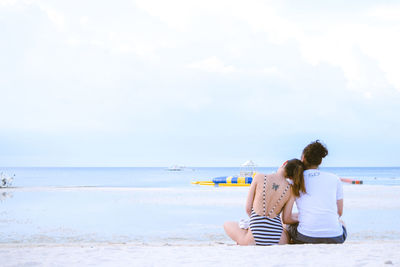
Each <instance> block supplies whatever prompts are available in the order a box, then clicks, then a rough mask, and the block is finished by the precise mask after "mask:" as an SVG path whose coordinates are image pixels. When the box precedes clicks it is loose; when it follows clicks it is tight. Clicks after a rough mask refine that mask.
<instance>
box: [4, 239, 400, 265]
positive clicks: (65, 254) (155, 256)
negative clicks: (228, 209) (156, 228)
mask: <svg viewBox="0 0 400 267" xmlns="http://www.w3.org/2000/svg"><path fill="white" fill-rule="evenodd" d="M399 250H400V242H398V241H392V242H386V241H382V242H359V243H345V244H343V245H285V246H271V247H254V246H252V247H239V246H234V245H226V244H221V245H203V246H177V245H174V246H168V245H164V246H148V245H133V244H90V243H82V244H56V245H54V244H36V245H33V244H19V245H16V244H3V245H0V256H1V259H2V261H1V266H400V253H399Z"/></svg>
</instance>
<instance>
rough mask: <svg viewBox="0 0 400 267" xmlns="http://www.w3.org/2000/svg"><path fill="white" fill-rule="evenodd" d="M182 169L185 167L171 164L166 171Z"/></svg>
mask: <svg viewBox="0 0 400 267" xmlns="http://www.w3.org/2000/svg"><path fill="white" fill-rule="evenodd" d="M184 169H185V167H184V166H179V165H172V166H171V167H169V168H168V169H167V171H172V172H180V171H183V170H184Z"/></svg>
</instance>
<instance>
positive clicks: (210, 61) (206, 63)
mask: <svg viewBox="0 0 400 267" xmlns="http://www.w3.org/2000/svg"><path fill="white" fill-rule="evenodd" d="M187 67H188V68H191V69H197V70H201V71H206V72H216V73H232V72H236V71H237V70H236V68H235V67H234V66H232V65H226V64H225V63H224V62H223V61H221V60H220V59H218V58H217V57H216V56H213V57H209V58H206V59H204V60H200V61H196V62H193V63H191V64H189V65H187Z"/></svg>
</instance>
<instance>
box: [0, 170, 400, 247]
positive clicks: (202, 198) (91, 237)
mask: <svg viewBox="0 0 400 267" xmlns="http://www.w3.org/2000/svg"><path fill="white" fill-rule="evenodd" d="M276 169H277V168H276V167H259V168H257V171H258V172H262V173H271V172H274V171H275V170H276ZM321 169H322V170H326V171H329V172H333V173H336V174H337V175H338V176H340V177H346V178H352V179H357V180H363V182H364V184H363V185H349V184H345V185H344V186H348V187H349V186H352V187H357V186H358V187H360V186H369V185H379V186H386V187H392V186H399V185H400V168H399V167H393V168H391V167H384V168H379V167H374V168H357V167H343V168H321ZM1 171H3V172H4V173H6V174H8V175H13V174H15V179H14V182H13V188H8V189H0V229H1V231H0V243H75V242H111V243H124V242H129V243H138V244H163V245H166V244H177V243H179V244H213V243H227V242H230V241H229V238H228V237H227V236H226V235H225V233H224V230H223V227H222V225H223V223H224V222H225V221H228V220H234V221H235V220H236V221H238V220H239V219H241V218H246V216H247V215H246V214H245V211H244V205H245V199H246V196H247V191H248V188H247V187H244V188H226V187H224V188H223V187H212V186H211V187H210V186H199V185H192V184H191V181H194V180H197V181H198V180H211V179H212V178H213V177H218V176H228V175H237V174H238V173H239V168H228V167H223V168H222V167H221V168H206V167H203V168H199V167H195V168H185V169H184V170H183V171H167V170H166V168H39V167H26V168H4V167H3V168H1ZM377 214H379V216H377ZM399 217H400V211H399V210H397V209H395V210H393V209H376V208H371V209H368V208H360V209H352V210H350V211H348V212H347V211H346V196H345V212H344V216H343V220H345V222H346V223H347V225H348V229H349V240H353V241H359V240H361V241H362V240H366V239H380V240H381V239H400V231H399V229H398V227H397V222H398V218H399ZM396 218H397V219H396Z"/></svg>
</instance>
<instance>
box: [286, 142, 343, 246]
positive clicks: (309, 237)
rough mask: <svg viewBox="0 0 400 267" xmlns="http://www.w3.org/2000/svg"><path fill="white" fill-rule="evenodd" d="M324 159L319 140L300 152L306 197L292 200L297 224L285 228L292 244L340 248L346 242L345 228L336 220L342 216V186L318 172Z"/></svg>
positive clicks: (336, 179) (329, 176) (302, 196)
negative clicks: (326, 244) (327, 244)
mask: <svg viewBox="0 0 400 267" xmlns="http://www.w3.org/2000/svg"><path fill="white" fill-rule="evenodd" d="M327 155H328V149H327V148H326V147H325V146H324V145H323V144H321V143H320V142H319V140H317V141H315V142H312V143H310V144H309V145H307V146H306V147H305V148H304V150H303V154H302V161H303V163H304V166H305V171H304V183H305V190H306V193H301V194H300V196H299V197H298V198H296V206H297V209H298V211H299V212H298V223H296V224H290V225H288V226H287V230H288V232H289V235H290V238H291V239H292V242H293V243H295V244H305V243H312V244H318V243H334V244H340V243H343V242H344V241H345V240H346V237H347V231H346V227H345V226H344V224H343V222H342V221H341V220H340V216H342V214H343V185H342V182H341V181H340V179H339V177H338V176H336V175H334V174H332V173H329V172H323V171H321V170H319V165H320V164H321V162H322V159H323V158H325V157H326V156H327ZM292 204H293V203H292ZM293 217H295V215H294V216H293Z"/></svg>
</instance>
